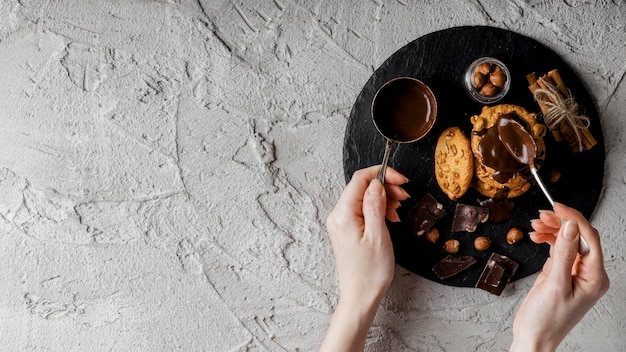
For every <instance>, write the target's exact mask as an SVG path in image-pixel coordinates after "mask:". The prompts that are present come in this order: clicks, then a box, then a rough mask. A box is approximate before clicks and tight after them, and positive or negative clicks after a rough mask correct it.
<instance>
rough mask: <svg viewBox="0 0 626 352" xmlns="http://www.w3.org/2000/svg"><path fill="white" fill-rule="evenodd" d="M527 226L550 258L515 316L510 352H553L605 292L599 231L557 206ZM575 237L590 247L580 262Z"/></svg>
mask: <svg viewBox="0 0 626 352" xmlns="http://www.w3.org/2000/svg"><path fill="white" fill-rule="evenodd" d="M561 220H564V223H563V224H562V225H561ZM531 225H532V227H533V229H534V230H535V231H534V232H532V233H531V234H530V237H531V239H532V240H533V241H534V242H537V243H549V244H550V246H551V247H550V257H549V258H548V260H546V263H545V264H544V267H543V270H542V272H541V273H540V274H539V276H538V277H537V280H536V281H535V283H534V285H533V287H532V288H531V289H530V291H529V292H528V294H527V295H526V298H525V299H524V301H523V303H522V305H521V307H520V309H519V310H518V312H517V315H516V316H515V321H514V323H513V343H512V345H511V351H555V350H556V348H557V347H558V345H559V344H560V343H561V341H562V340H563V339H564V338H565V336H566V335H567V334H568V333H569V331H570V330H571V329H572V328H573V327H574V326H575V325H576V324H577V323H578V322H579V321H580V320H581V319H582V318H583V316H584V315H585V314H586V313H587V312H588V311H589V310H590V309H591V308H592V307H593V306H594V305H595V304H596V302H597V301H598V300H599V299H600V297H602V296H603V295H604V294H605V293H606V292H607V290H608V289H609V278H608V276H607V274H606V271H605V269H604V259H603V256H602V248H601V246H600V236H599V235H598V231H597V230H596V229H594V228H593V227H592V226H591V224H590V223H589V222H588V221H587V220H586V219H585V217H584V216H583V215H582V214H581V213H579V212H578V211H576V210H575V209H572V208H570V207H567V206H565V205H563V204H559V203H556V204H555V206H554V211H547V210H544V211H541V213H540V217H539V219H537V220H533V221H532V222H531ZM580 236H582V237H583V238H584V239H585V240H586V241H587V243H588V244H589V248H590V251H589V253H588V254H587V255H585V256H581V255H580V254H578V245H579V241H580Z"/></svg>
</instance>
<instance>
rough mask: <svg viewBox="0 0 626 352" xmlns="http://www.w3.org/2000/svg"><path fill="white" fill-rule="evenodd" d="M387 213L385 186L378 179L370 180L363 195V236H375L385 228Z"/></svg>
mask: <svg viewBox="0 0 626 352" xmlns="http://www.w3.org/2000/svg"><path fill="white" fill-rule="evenodd" d="M386 213H387V196H386V195H385V187H384V186H383V184H382V183H380V181H379V180H378V179H373V180H372V181H371V182H370V185H369V187H368V188H367V192H365V195H364V196H363V221H364V223H365V231H364V232H365V233H364V235H365V236H368V235H369V236H372V235H374V236H376V235H377V234H380V233H382V232H384V231H385V230H386V229H387V224H386V223H385V215H386Z"/></svg>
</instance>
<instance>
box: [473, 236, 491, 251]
mask: <svg viewBox="0 0 626 352" xmlns="http://www.w3.org/2000/svg"><path fill="white" fill-rule="evenodd" d="M489 246H491V240H490V239H489V237H486V236H480V237H476V239H475V240H474V248H476V250H478V251H481V252H482V251H485V250H487V248H489Z"/></svg>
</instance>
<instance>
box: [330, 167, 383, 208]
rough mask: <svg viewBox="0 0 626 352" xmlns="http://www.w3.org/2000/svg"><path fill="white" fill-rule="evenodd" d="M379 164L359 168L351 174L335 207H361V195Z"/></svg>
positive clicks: (374, 174) (373, 176)
mask: <svg viewBox="0 0 626 352" xmlns="http://www.w3.org/2000/svg"><path fill="white" fill-rule="evenodd" d="M378 169H379V166H370V167H368V168H365V169H360V170H357V171H355V172H354V174H352V179H351V180H350V182H348V184H347V185H346V188H345V189H344V190H343V193H341V197H339V201H338V202H337V207H338V208H340V209H342V210H343V211H351V210H353V209H358V210H359V212H360V211H361V210H362V209H361V202H362V201H363V195H364V193H365V190H366V189H367V187H368V186H369V184H370V181H371V180H372V179H374V178H376V175H377V173H378Z"/></svg>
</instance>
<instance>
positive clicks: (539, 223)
mask: <svg viewBox="0 0 626 352" xmlns="http://www.w3.org/2000/svg"><path fill="white" fill-rule="evenodd" d="M530 226H531V227H532V228H533V230H535V231H537V232H541V233H552V234H556V233H557V232H559V228H558V227H557V228H554V227H552V226H548V225H546V223H545V222H543V220H541V219H533V220H530Z"/></svg>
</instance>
